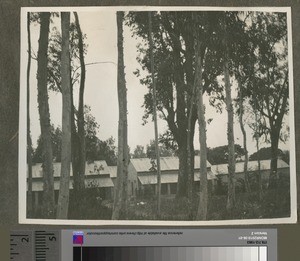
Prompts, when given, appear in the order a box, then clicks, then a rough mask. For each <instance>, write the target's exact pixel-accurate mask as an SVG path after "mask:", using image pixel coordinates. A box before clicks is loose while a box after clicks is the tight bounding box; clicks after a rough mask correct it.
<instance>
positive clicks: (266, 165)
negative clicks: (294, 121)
mask: <svg viewBox="0 0 300 261" xmlns="http://www.w3.org/2000/svg"><path fill="white" fill-rule="evenodd" d="M270 164H271V160H261V161H260V170H270ZM277 168H278V169H283V168H289V165H288V164H287V163H285V162H284V161H283V160H281V159H278V160H277ZM211 170H212V171H213V172H214V173H215V174H216V175H219V174H228V164H219V165H212V167H211ZM256 170H258V162H257V160H255V161H249V162H248V171H249V172H253V171H256ZM243 172H244V162H237V163H236V164H235V173H243Z"/></svg>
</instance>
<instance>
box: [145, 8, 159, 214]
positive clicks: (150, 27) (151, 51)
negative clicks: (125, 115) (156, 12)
mask: <svg viewBox="0 0 300 261" xmlns="http://www.w3.org/2000/svg"><path fill="white" fill-rule="evenodd" d="M148 17H149V43H150V46H149V48H150V60H151V78H152V89H153V120H154V136H155V140H154V142H155V154H156V170H157V213H156V216H157V218H158V219H159V218H160V201H161V172H160V153H159V146H158V127H157V112H156V83H155V76H154V73H155V72H154V55H153V52H154V51H153V39H152V12H149V16H148Z"/></svg>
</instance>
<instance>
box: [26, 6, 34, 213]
mask: <svg viewBox="0 0 300 261" xmlns="http://www.w3.org/2000/svg"><path fill="white" fill-rule="evenodd" d="M27 37H28V62H27V165H28V179H27V184H28V193H27V197H28V198H27V204H28V205H27V209H28V215H29V217H30V216H31V215H32V214H33V213H32V212H33V206H32V141H31V132H30V68H31V34H30V12H28V13H27Z"/></svg>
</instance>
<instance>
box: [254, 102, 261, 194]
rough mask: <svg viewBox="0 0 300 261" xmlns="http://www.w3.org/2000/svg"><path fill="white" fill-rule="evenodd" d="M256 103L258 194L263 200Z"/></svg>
mask: <svg viewBox="0 0 300 261" xmlns="http://www.w3.org/2000/svg"><path fill="white" fill-rule="evenodd" d="M256 107H257V106H256V104H255V112H254V113H255V124H256V126H255V141H256V152H257V173H258V196H259V199H260V200H262V197H263V195H262V192H263V191H262V177H261V168H260V156H259V129H258V115H257V109H256Z"/></svg>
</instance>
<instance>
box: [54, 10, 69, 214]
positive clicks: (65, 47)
mask: <svg viewBox="0 0 300 261" xmlns="http://www.w3.org/2000/svg"><path fill="white" fill-rule="evenodd" d="M69 27H70V13H69V12H62V13H61V31H62V48H61V49H62V52H61V89H62V100H63V101H62V106H63V108H62V148H61V174H60V189H59V197H58V204H57V218H58V219H67V218H68V208H69V184H70V166H71V86H70V67H71V65H70V54H69Z"/></svg>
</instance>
